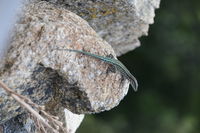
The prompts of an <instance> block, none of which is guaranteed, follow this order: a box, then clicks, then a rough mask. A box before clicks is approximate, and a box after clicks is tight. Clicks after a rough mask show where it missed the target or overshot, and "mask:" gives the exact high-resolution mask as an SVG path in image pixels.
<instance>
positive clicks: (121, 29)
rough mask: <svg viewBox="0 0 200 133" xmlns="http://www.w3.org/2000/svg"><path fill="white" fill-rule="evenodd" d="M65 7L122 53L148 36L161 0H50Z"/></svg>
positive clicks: (117, 51) (116, 50)
mask: <svg viewBox="0 0 200 133" xmlns="http://www.w3.org/2000/svg"><path fill="white" fill-rule="evenodd" d="M46 1H51V2H53V3H56V4H61V5H64V7H65V8H66V9H68V10H70V11H72V12H74V13H76V14H77V15H79V16H81V17H82V18H83V19H85V20H87V21H88V22H89V24H90V25H91V27H92V28H93V29H94V30H95V31H96V32H97V33H98V34H99V35H100V36H101V37H102V38H103V39H105V40H106V41H107V42H108V43H109V44H111V46H112V47H113V49H114V50H115V53H116V54H117V55H118V56H119V55H121V54H123V53H126V52H128V51H130V50H133V49H134V48H136V47H138V46H140V42H139V40H138V38H139V37H141V36H142V35H147V32H148V29H149V24H152V23H153V22H154V21H153V19H154V16H155V13H154V11H155V9H156V8H158V7H159V4H160V0H46Z"/></svg>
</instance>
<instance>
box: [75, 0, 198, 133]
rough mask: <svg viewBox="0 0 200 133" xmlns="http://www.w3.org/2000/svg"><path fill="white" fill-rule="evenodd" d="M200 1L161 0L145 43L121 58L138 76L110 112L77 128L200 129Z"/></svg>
mask: <svg viewBox="0 0 200 133" xmlns="http://www.w3.org/2000/svg"><path fill="white" fill-rule="evenodd" d="M199 42H200V1H199V0H190V1H188V0H163V1H161V5H160V9H158V10H156V18H155V23H154V24H153V25H151V26H150V31H149V35H148V36H147V37H142V38H141V43H142V46H141V47H140V48H138V49H136V50H135V51H133V52H130V53H127V54H126V55H124V56H122V57H120V58H119V59H120V60H121V61H122V62H123V63H124V64H125V65H126V66H127V68H129V70H130V71H131V72H132V73H133V74H134V75H135V76H136V77H137V79H138V82H139V91H138V92H137V93H134V92H133V90H131V89H130V90H129V93H128V95H127V96H126V97H125V99H124V100H123V101H122V102H121V103H120V105H119V106H118V107H116V108H114V109H112V110H111V111H108V112H104V113H100V114H96V115H87V116H86V118H85V119H84V122H83V123H82V125H81V127H80V128H79V129H78V133H88V132H90V133H123V132H126V133H134V132H135V133H198V132H199V131H200V127H199V124H200V95H199V94H200V93H199V92H200V91H199V89H200V45H199Z"/></svg>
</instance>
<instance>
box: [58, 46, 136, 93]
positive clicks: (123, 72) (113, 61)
mask: <svg viewBox="0 0 200 133" xmlns="http://www.w3.org/2000/svg"><path fill="white" fill-rule="evenodd" d="M56 50H65V51H70V52H77V53H81V54H84V55H87V56H91V57H94V58H96V59H99V60H102V61H104V62H106V63H108V64H111V65H112V66H114V68H116V69H117V70H118V71H119V72H120V73H121V75H122V76H124V77H125V78H126V79H128V80H129V81H130V84H131V86H132V87H133V89H134V91H137V88H138V83H137V80H136V78H135V77H134V76H133V75H132V74H131V73H130V72H129V70H128V69H127V68H126V67H125V66H124V65H123V64H122V63H121V62H120V61H119V60H117V59H115V58H111V57H104V56H99V55H95V54H92V53H89V52H85V51H81V50H75V49H56Z"/></svg>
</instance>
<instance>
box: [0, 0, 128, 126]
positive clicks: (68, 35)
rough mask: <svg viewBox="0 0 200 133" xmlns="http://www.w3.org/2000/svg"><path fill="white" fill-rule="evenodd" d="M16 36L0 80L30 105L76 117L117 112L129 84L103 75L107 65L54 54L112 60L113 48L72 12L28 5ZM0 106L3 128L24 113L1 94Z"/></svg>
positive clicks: (118, 77) (46, 5)
mask: <svg viewBox="0 0 200 133" xmlns="http://www.w3.org/2000/svg"><path fill="white" fill-rule="evenodd" d="M14 33H15V34H13V38H12V40H11V48H10V49H9V51H8V53H7V56H6V58H5V60H4V62H3V63H1V65H0V80H2V81H3V82H4V83H5V84H7V85H8V86H9V87H10V88H12V89H14V90H15V91H17V92H18V93H20V94H23V95H26V96H28V97H30V98H31V99H32V100H33V101H34V102H36V103H38V104H44V105H45V106H47V107H52V108H53V107H54V106H55V105H60V107H65V108H68V109H69V110H70V111H72V112H74V113H81V114H82V113H84V114H85V113H97V112H101V111H104V110H109V109H111V108H113V107H115V106H116V105H118V104H119V102H120V101H121V99H122V98H123V97H124V96H125V95H126V94H127V91H128V87H129V84H128V81H127V80H124V82H121V78H122V77H121V75H120V73H118V72H116V73H111V72H110V73H107V69H108V67H109V65H108V64H107V63H104V62H102V61H99V60H97V59H94V58H92V57H87V56H85V55H82V54H77V53H73V52H67V51H60V50H55V48H69V49H80V50H85V51H88V52H91V53H94V54H98V55H102V56H106V55H109V54H112V55H113V56H115V53H114V51H113V49H112V48H111V46H110V45H109V44H108V43H107V42H105V41H104V40H102V39H101V38H100V37H99V36H98V35H97V34H96V32H95V31H94V30H93V29H92V28H90V26H89V25H88V24H87V22H86V21H84V20H83V19H81V18H80V17H78V16H77V15H75V14H74V13H71V12H69V11H67V10H65V9H63V8H60V7H57V6H55V5H53V4H49V3H47V2H39V3H32V4H29V5H28V6H26V8H25V10H24V15H23V16H22V18H21V19H20V21H19V22H18V24H16V28H15V32H14ZM0 106H1V108H0V112H1V114H0V121H1V123H2V122H5V121H6V120H8V119H10V118H12V117H14V116H16V115H18V114H20V113H22V112H23V110H22V109H21V108H20V107H19V105H18V104H16V103H15V101H14V100H12V99H11V98H10V97H9V96H8V95H7V94H5V92H4V91H2V89H0ZM8 113H9V115H7V114H8Z"/></svg>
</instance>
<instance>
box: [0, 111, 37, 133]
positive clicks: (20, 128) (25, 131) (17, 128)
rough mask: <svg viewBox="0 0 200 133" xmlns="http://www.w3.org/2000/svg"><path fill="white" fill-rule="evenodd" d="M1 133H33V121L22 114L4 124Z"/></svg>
mask: <svg viewBox="0 0 200 133" xmlns="http://www.w3.org/2000/svg"><path fill="white" fill-rule="evenodd" d="M1 133H35V125H34V121H33V120H32V119H31V118H30V116H29V115H28V114H25V113H23V114H21V115H18V116H17V117H14V118H12V119H10V120H9V121H7V122H5V123H4V124H3V129H2V132H1Z"/></svg>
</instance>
